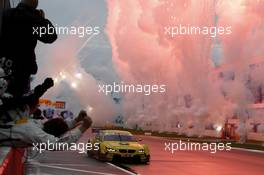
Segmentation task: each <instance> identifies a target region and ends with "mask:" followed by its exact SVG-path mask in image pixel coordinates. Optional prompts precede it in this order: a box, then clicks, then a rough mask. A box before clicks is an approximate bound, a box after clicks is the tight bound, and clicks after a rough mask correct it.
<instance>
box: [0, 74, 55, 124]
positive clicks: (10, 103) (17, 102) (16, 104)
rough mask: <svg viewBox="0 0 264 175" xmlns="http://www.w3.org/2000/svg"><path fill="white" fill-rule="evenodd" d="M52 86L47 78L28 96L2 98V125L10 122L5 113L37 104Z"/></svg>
mask: <svg viewBox="0 0 264 175" xmlns="http://www.w3.org/2000/svg"><path fill="white" fill-rule="evenodd" d="M52 86H54V82H53V80H52V79H51V78H47V79H46V80H45V81H44V82H43V83H42V84H40V85H38V86H36V87H35V88H34V90H33V91H32V92H31V93H29V94H25V95H24V96H22V97H12V98H2V99H1V101H2V105H0V121H1V122H4V123H7V122H10V121H12V119H11V118H10V117H9V116H8V115H6V111H8V110H10V109H16V108H23V106H25V105H28V106H29V107H30V108H31V107H32V106H34V105H35V104H36V103H38V101H39V98H40V97H41V96H42V95H43V94H44V93H45V92H46V91H47V90H48V89H49V88H51V87H52Z"/></svg>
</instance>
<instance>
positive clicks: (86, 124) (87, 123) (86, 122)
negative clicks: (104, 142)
mask: <svg viewBox="0 0 264 175" xmlns="http://www.w3.org/2000/svg"><path fill="white" fill-rule="evenodd" d="M92 123H93V121H92V119H91V118H90V117H89V116H87V117H85V118H84V119H83V123H82V125H81V126H80V131H81V132H82V133H84V132H85V131H86V130H87V129H89V128H90V127H91V126H92Z"/></svg>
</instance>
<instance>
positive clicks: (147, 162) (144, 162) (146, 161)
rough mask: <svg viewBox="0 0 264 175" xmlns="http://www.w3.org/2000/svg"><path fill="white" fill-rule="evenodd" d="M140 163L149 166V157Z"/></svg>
mask: <svg viewBox="0 0 264 175" xmlns="http://www.w3.org/2000/svg"><path fill="white" fill-rule="evenodd" d="M141 163H143V164H146V165H149V164H150V156H148V157H147V158H146V160H143V161H141Z"/></svg>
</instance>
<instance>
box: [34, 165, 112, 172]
mask: <svg viewBox="0 0 264 175" xmlns="http://www.w3.org/2000/svg"><path fill="white" fill-rule="evenodd" d="M32 165H37V166H40V167H47V168H54V169H61V170H68V171H75V172H82V173H91V174H99V175H117V174H111V173H103V172H97V171H87V170H79V169H73V168H65V167H59V166H52V165H44V164H32Z"/></svg>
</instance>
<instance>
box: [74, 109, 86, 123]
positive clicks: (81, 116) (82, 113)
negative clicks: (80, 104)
mask: <svg viewBox="0 0 264 175" xmlns="http://www.w3.org/2000/svg"><path fill="white" fill-rule="evenodd" d="M87 116H88V115H87V113H86V111H84V110H81V111H80V112H79V114H78V116H77V117H76V118H75V121H76V123H78V122H80V121H82V120H83V119H84V118H85V117H87Z"/></svg>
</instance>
